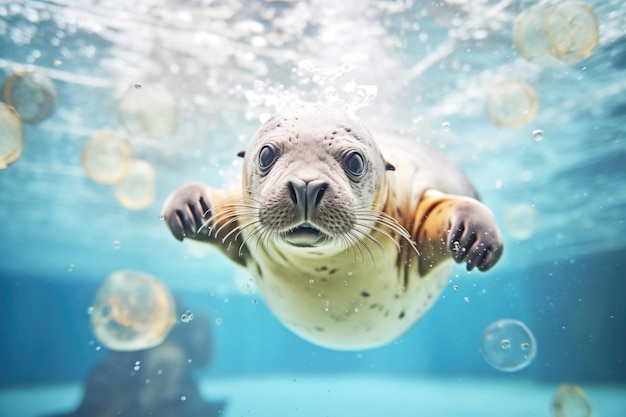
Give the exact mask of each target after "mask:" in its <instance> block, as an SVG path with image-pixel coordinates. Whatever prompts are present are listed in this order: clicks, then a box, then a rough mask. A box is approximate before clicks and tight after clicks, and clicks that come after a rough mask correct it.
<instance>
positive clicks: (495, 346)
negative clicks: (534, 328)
mask: <svg viewBox="0 0 626 417" xmlns="http://www.w3.org/2000/svg"><path fill="white" fill-rule="evenodd" d="M481 350H482V354H483V357H484V358H485V361H487V363H489V365H491V366H493V367H494V368H496V369H498V370H500V371H505V372H515V371H519V370H520V369H524V368H526V367H527V366H528V365H530V363H531V362H532V361H533V359H534V358H535V355H536V354H537V343H536V342H535V336H534V335H533V333H532V332H531V331H530V329H529V328H528V327H527V326H526V325H525V324H524V323H522V322H521V321H519V320H513V319H501V320H498V321H496V322H493V323H491V324H490V325H489V326H487V327H486V328H485V330H484V331H483V340H482V349H481Z"/></svg>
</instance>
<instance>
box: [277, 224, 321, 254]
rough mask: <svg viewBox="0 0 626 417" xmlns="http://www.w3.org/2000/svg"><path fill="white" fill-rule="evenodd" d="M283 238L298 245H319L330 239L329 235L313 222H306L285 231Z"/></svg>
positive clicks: (302, 246)
mask: <svg viewBox="0 0 626 417" xmlns="http://www.w3.org/2000/svg"><path fill="white" fill-rule="evenodd" d="M283 239H284V240H285V241H286V242H287V243H289V244H291V245H293V246H297V247H301V248H306V247H311V246H318V245H320V244H321V243H323V242H324V241H325V240H327V239H328V235H327V234H326V233H324V232H322V231H321V230H319V229H318V228H317V227H315V226H313V225H312V224H311V223H308V222H304V223H301V224H299V225H298V226H296V227H294V228H293V229H290V230H288V231H286V232H284V233H283Z"/></svg>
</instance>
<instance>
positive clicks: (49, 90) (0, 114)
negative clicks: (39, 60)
mask: <svg viewBox="0 0 626 417" xmlns="http://www.w3.org/2000/svg"><path fill="white" fill-rule="evenodd" d="M56 103H57V90H56V87H55V86H54V83H53V82H52V80H51V79H50V78H48V77H47V76H45V75H44V74H41V73H38V72H35V71H21V70H19V71H13V73H12V74H11V75H10V76H9V78H8V79H7V80H6V81H5V82H4V85H3V86H2V102H0V169H5V168H7V167H9V166H10V165H12V164H13V163H14V162H15V161H17V160H18V159H19V157H20V156H21V155H22V152H23V150H24V127H23V125H22V122H25V123H39V122H42V121H43V120H45V119H47V118H49V117H50V116H51V115H52V113H53V111H54V109H55V107H56Z"/></svg>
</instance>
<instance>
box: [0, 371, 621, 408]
mask: <svg viewBox="0 0 626 417" xmlns="http://www.w3.org/2000/svg"><path fill="white" fill-rule="evenodd" d="M199 387H200V392H201V394H202V396H203V397H204V398H205V399H206V400H207V401H208V402H219V401H225V402H226V403H227V406H226V408H225V410H224V411H223V413H222V414H221V415H223V416H225V417H239V416H260V417H281V416H285V417H309V416H310V417H324V416H328V417H351V416H358V417H370V416H371V417H381V416H390V417H405V416H406V417H409V416H410V417H415V416H428V417H474V416H475V417H491V416H493V417H502V416H506V417H518V416H519V417H522V416H524V417H528V416H534V417H539V416H551V415H552V412H551V410H550V404H551V401H552V396H553V394H554V391H555V389H556V385H547V384H546V385H538V384H533V383H529V382H508V381H502V380H466V379H459V380H447V379H435V380H432V379H413V378H397V377H393V378H392V377H373V376H371V375H367V376H358V375H357V376H355V375H349V376H346V375H337V376H332V377H329V376H310V375H306V376H301V377H294V376H284V375H269V376H267V377H259V376H257V377H249V378H226V379H202V380H200V382H199ZM583 388H584V389H585V392H586V393H587V396H588V397H589V401H590V402H591V404H592V406H593V408H594V416H596V417H623V416H626V386H616V387H612V386H591V387H583ZM81 397H82V386H81V385H79V384H71V385H61V386H50V387H30V388H20V389H5V390H2V391H0V415H2V416H10V417H35V416H44V415H49V414H54V413H64V412H70V411H72V410H74V408H75V407H76V406H77V405H78V403H79V402H80V399H81ZM576 416H578V414H576ZM203 417H204V416H203Z"/></svg>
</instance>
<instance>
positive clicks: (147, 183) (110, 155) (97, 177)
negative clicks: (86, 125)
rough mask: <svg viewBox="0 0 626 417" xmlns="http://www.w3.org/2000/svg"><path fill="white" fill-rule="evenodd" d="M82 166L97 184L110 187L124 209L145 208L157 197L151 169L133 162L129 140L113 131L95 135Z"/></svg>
mask: <svg viewBox="0 0 626 417" xmlns="http://www.w3.org/2000/svg"><path fill="white" fill-rule="evenodd" d="M82 164H83V168H84V169H85V172H86V173H87V175H88V176H89V177H90V178H91V179H92V180H94V181H95V182H97V183H100V184H108V185H113V187H114V193H115V197H116V198H117V200H118V201H119V202H120V204H122V205H123V206H124V207H126V208H128V209H132V210H140V209H143V208H146V207H148V206H149V205H150V204H151V203H152V202H153V201H154V198H155V195H156V173H155V170H154V168H153V167H152V165H151V164H150V163H148V162H146V161H144V160H141V159H135V158H134V157H133V150H132V148H131V146H130V143H129V142H128V140H127V139H126V138H125V137H124V136H122V135H120V134H118V133H116V132H113V131H109V130H103V131H99V132H96V133H95V134H94V135H93V136H92V137H91V138H90V139H89V140H88V141H87V143H85V146H84V147H83V154H82Z"/></svg>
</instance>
